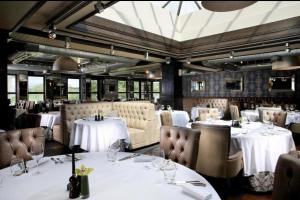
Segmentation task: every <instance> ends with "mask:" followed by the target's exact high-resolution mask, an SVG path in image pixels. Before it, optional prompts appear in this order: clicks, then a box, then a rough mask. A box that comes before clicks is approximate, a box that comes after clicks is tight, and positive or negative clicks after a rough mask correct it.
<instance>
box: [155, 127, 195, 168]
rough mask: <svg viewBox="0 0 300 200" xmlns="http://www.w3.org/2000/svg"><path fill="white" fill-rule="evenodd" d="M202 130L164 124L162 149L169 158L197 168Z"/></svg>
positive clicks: (161, 134)
mask: <svg viewBox="0 0 300 200" xmlns="http://www.w3.org/2000/svg"><path fill="white" fill-rule="evenodd" d="M199 137H200V132H199V131H197V130H192V129H189V128H184V127H176V126H162V127H161V128H160V149H163V150H164V152H165V155H166V157H167V158H170V159H171V160H173V161H175V162H177V163H180V164H182V165H184V166H186V167H189V168H191V169H195V167H196V162H197V153H198V146H199Z"/></svg>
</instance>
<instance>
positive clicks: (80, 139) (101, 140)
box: [70, 117, 130, 152]
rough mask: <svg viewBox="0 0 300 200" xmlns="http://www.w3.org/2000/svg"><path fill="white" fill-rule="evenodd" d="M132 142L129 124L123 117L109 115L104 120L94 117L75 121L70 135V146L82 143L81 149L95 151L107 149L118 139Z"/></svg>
mask: <svg viewBox="0 0 300 200" xmlns="http://www.w3.org/2000/svg"><path fill="white" fill-rule="evenodd" d="M119 139H120V140H124V142H125V143H126V144H129V143H130V140H129V135H128V130H127V126H126V123H125V121H124V120H122V119H121V118H115V117H107V118H104V120H103V121H95V120H93V119H92V118H90V119H89V118H86V119H78V120H75V121H74V125H73V128H72V132H71V136H70V147H71V146H73V145H80V147H81V149H84V150H87V151H90V152H95V151H106V150H107V149H108V147H109V146H110V145H111V144H113V143H114V142H116V141H117V140H119Z"/></svg>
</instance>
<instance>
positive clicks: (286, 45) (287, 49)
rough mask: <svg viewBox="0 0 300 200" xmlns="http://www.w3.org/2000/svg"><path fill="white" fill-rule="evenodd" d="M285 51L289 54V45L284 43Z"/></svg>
mask: <svg viewBox="0 0 300 200" xmlns="http://www.w3.org/2000/svg"><path fill="white" fill-rule="evenodd" d="M285 51H286V52H288V53H289V52H291V49H290V45H289V43H285Z"/></svg>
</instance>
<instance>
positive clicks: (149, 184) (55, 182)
mask: <svg viewBox="0 0 300 200" xmlns="http://www.w3.org/2000/svg"><path fill="white" fill-rule="evenodd" d="M128 155H129V154H128V153H124V152H120V153H118V158H122V157H124V156H128ZM76 156H77V157H80V158H81V160H79V161H76V167H79V166H80V165H81V164H84V165H85V166H86V167H90V168H93V169H94V171H92V172H91V173H90V174H89V190H90V197H89V199H90V200H94V199H95V200H96V199H97V200H98V199H107V200H108V199H109V200H120V199H131V200H140V199H143V200H153V199H156V200H165V199H173V200H182V199H184V200H193V199H210V200H220V197H219V196H218V194H217V193H216V191H215V190H214V188H213V187H212V186H211V185H210V184H209V182H207V181H206V180H205V179H204V178H203V177H202V176H201V175H199V174H197V173H196V172H195V171H193V170H191V169H189V168H187V167H184V166H182V165H179V164H176V166H177V172H176V181H184V180H199V181H201V182H203V183H205V184H206V186H205V187H203V186H192V185H191V184H187V183H186V184H181V185H174V184H166V183H165V182H164V177H163V173H162V172H161V171H160V170H157V169H156V168H154V167H153V166H152V164H151V162H134V159H128V160H124V161H119V162H117V163H116V164H113V163H111V162H108V161H107V159H106V156H105V154H104V153H101V152H97V153H81V154H77V155H76ZM142 156H145V155H142ZM56 157H58V156H56ZM59 157H60V159H61V160H63V162H64V163H62V164H61V163H60V164H54V162H53V161H51V160H50V158H49V157H45V158H43V159H42V160H41V165H40V171H41V174H39V175H33V174H32V173H34V171H35V169H29V173H26V174H22V175H20V176H12V175H10V169H9V168H5V169H2V170H0V175H1V176H3V177H5V178H4V184H2V186H1V187H0V194H1V196H0V198H1V199H5V200H18V199H23V200H32V199H39V200H54V199H55V200H56V199H69V198H68V197H69V192H68V191H67V184H68V182H69V178H70V176H71V161H70V158H68V157H66V156H64V155H61V156H59ZM28 165H29V164H28ZM183 188H188V189H189V190H186V189H183ZM190 191H193V193H191V192H190ZM192 194H193V195H194V196H193V195H192ZM196 195H197V196H196ZM208 196H210V198H208ZM195 197H196V198H195ZM201 197H202V198H201ZM78 199H80V198H78Z"/></svg>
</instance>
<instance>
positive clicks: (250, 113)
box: [241, 110, 259, 122]
mask: <svg viewBox="0 0 300 200" xmlns="http://www.w3.org/2000/svg"><path fill="white" fill-rule="evenodd" d="M241 116H242V117H245V118H247V119H248V121H250V122H256V121H259V114H258V111H257V110H242V111H241Z"/></svg>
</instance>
